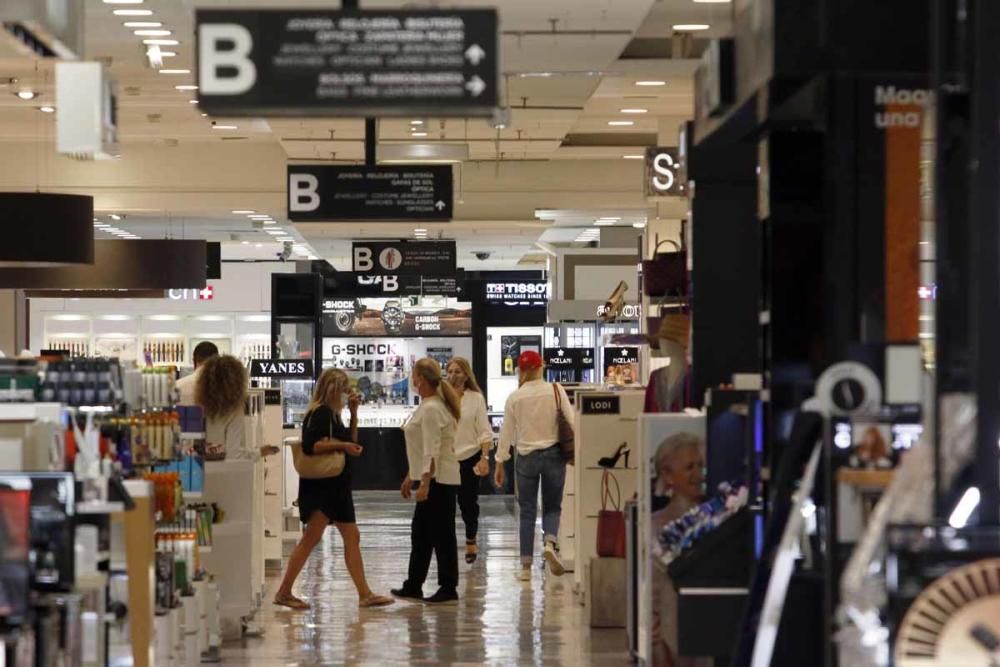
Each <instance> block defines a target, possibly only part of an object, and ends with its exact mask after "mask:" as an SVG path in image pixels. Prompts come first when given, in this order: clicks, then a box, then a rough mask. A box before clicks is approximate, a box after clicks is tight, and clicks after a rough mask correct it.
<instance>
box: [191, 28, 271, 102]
mask: <svg viewBox="0 0 1000 667" xmlns="http://www.w3.org/2000/svg"><path fill="white" fill-rule="evenodd" d="M251 51H253V35H252V34H251V33H250V31H249V30H247V29H246V28H244V27H243V26H241V25H239V24H238V23H208V24H205V25H202V26H200V27H199V29H198V61H199V62H198V79H199V80H198V84H199V85H200V87H201V88H200V90H201V93H202V94H203V95H242V94H243V93H246V92H249V91H250V89H252V88H253V86H254V84H255V83H257V66H256V65H254V63H253V61H252V60H250V58H249V57H248V56H249V55H250V52H251ZM233 71H235V74H233V73H232V72H233ZM223 73H225V74H226V76H221V74H223Z"/></svg>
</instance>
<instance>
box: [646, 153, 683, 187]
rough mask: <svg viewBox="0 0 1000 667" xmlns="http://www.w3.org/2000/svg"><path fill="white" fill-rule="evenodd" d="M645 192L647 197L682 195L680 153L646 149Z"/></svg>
mask: <svg viewBox="0 0 1000 667" xmlns="http://www.w3.org/2000/svg"><path fill="white" fill-rule="evenodd" d="M645 190H646V196H647V197H677V196H681V195H683V194H684V176H683V170H682V169H681V159H680V153H679V151H678V150H677V149H676V148H666V147H663V146H656V147H653V148H647V149H646V173H645Z"/></svg>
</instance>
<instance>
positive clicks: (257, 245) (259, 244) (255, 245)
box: [253, 243, 264, 248]
mask: <svg viewBox="0 0 1000 667" xmlns="http://www.w3.org/2000/svg"><path fill="white" fill-rule="evenodd" d="M253 247H254V248H263V247H264V244H263V243H254V244H253Z"/></svg>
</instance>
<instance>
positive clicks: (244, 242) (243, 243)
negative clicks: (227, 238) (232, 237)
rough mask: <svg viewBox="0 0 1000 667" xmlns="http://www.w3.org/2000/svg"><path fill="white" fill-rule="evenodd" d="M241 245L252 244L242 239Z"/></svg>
mask: <svg viewBox="0 0 1000 667" xmlns="http://www.w3.org/2000/svg"><path fill="white" fill-rule="evenodd" d="M240 245H250V242H249V241H240Z"/></svg>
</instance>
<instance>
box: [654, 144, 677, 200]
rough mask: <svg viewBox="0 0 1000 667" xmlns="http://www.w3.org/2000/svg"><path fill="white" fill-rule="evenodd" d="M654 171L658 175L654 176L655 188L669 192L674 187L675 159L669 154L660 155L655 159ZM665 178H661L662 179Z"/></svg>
mask: <svg viewBox="0 0 1000 667" xmlns="http://www.w3.org/2000/svg"><path fill="white" fill-rule="evenodd" d="M653 171H654V172H655V173H656V175H655V176H653V187H655V188H656V189H657V190H663V191H666V190H669V189H670V188H672V187H674V179H675V178H676V177H675V176H674V159H673V158H672V157H670V154H669V153H660V154H659V155H657V156H656V157H655V158H653ZM661 176H662V177H663V178H660V177H661Z"/></svg>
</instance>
